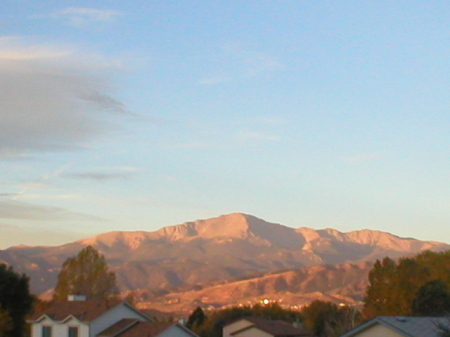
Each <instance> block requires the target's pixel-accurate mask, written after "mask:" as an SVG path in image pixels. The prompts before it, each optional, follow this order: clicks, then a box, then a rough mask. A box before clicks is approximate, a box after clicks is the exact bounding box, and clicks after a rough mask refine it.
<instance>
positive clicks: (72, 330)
mask: <svg viewBox="0 0 450 337" xmlns="http://www.w3.org/2000/svg"><path fill="white" fill-rule="evenodd" d="M68 337H78V327H77V326H70V327H69V334H68Z"/></svg>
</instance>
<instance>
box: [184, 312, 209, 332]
mask: <svg viewBox="0 0 450 337" xmlns="http://www.w3.org/2000/svg"><path fill="white" fill-rule="evenodd" d="M205 320H206V316H205V313H204V312H203V310H202V308H200V307H197V308H196V309H195V310H194V311H193V312H192V314H191V315H190V316H189V318H188V321H187V323H186V327H187V328H189V329H191V330H194V331H197V330H198V328H200V327H201V326H202V325H203V323H204V322H205Z"/></svg>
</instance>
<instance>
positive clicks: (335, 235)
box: [0, 213, 450, 294]
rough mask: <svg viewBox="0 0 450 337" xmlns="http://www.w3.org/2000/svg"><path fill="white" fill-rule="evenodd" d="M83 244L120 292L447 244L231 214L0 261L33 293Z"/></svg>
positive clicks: (11, 253)
mask: <svg viewBox="0 0 450 337" xmlns="http://www.w3.org/2000/svg"><path fill="white" fill-rule="evenodd" d="M87 245H92V246H93V247H95V248H96V249H98V250H99V251H100V252H101V253H102V254H104V255H105V257H106V259H107V261H108V263H109V265H110V267H111V269H112V270H114V271H115V272H116V275H117V279H118V283H119V286H120V289H121V290H122V291H129V290H137V289H144V290H146V291H150V292H160V291H161V290H163V291H166V290H168V289H174V288H183V287H191V286H196V285H199V284H206V283H208V282H211V281H217V280H229V279H232V278H236V277H245V276H248V275H250V274H255V273H261V272H273V271H275V270H287V269H296V268H297V269H298V268H303V267H308V266H317V265H323V264H332V265H333V264H346V263H359V262H361V261H373V260H374V259H377V258H383V257H385V256H389V257H391V258H397V257H400V256H405V255H411V254H417V253H419V252H421V251H423V250H435V251H442V250H447V249H450V246H449V245H448V244H445V243H439V242H431V241H420V240H415V239H411V238H400V237H397V236H395V235H392V234H389V233H384V232H380V231H371V230H361V231H353V232H349V233H342V232H339V231H337V230H334V229H321V230H315V229H312V228H306V227H302V228H298V229H295V228H291V227H287V226H284V225H280V224H274V223H269V222H266V221H264V220H262V219H259V218H256V217H254V216H251V215H246V214H241V213H234V214H229V215H223V216H220V217H217V218H213V219H206V220H197V221H193V222H186V223H184V224H181V225H175V226H169V227H164V228H162V229H160V230H158V231H154V232H145V231H136V232H110V233H105V234H100V235H97V236H94V237H91V238H88V239H84V240H79V241H76V242H72V243H68V244H66V245H62V246H57V247H25V246H16V247H11V248H8V249H6V250H0V262H5V263H8V264H10V265H12V266H14V268H15V269H16V270H17V271H20V272H24V273H26V274H27V275H29V276H30V278H31V287H32V291H33V292H35V293H38V294H41V293H44V292H48V291H49V290H50V289H52V288H53V287H54V285H55V284H56V277H57V275H58V273H59V269H60V267H61V265H62V263H63V262H64V260H65V259H66V258H68V257H70V256H74V255H76V254H77V253H78V252H79V251H80V250H81V249H82V248H83V247H86V246H87Z"/></svg>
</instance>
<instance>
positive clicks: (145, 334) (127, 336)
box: [114, 322, 174, 337]
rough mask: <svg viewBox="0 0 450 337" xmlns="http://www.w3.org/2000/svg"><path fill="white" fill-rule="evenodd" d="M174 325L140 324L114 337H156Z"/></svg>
mask: <svg viewBox="0 0 450 337" xmlns="http://www.w3.org/2000/svg"><path fill="white" fill-rule="evenodd" d="M172 325H174V323H167V322H165V323H163V322H139V323H137V324H135V325H133V326H132V327H131V328H129V329H127V330H125V331H123V332H121V333H120V334H118V335H115V336H114V337H155V336H157V335H158V334H159V333H161V332H163V331H164V330H166V329H168V328H169V327H171V326H172Z"/></svg>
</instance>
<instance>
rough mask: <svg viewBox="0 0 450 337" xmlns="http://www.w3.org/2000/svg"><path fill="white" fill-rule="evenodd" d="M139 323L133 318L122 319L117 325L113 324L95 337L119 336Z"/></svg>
mask: <svg viewBox="0 0 450 337" xmlns="http://www.w3.org/2000/svg"><path fill="white" fill-rule="evenodd" d="M137 323H139V320H137V319H134V318H123V319H121V320H120V321H118V322H117V323H114V324H113V325H111V326H110V327H109V328H106V329H105V330H103V331H102V332H100V333H99V334H98V335H97V336H98V337H114V336H117V335H118V334H120V333H121V332H124V331H126V330H128V329H130V328H131V327H133V326H134V325H135V324H137Z"/></svg>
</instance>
